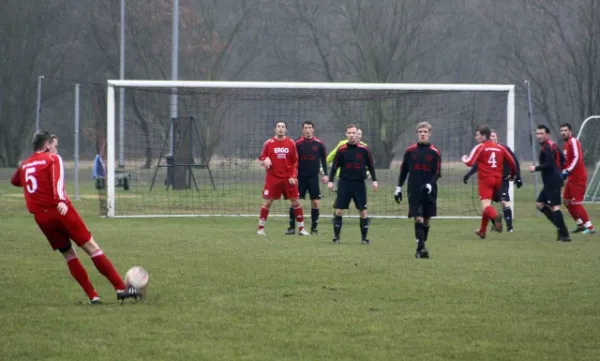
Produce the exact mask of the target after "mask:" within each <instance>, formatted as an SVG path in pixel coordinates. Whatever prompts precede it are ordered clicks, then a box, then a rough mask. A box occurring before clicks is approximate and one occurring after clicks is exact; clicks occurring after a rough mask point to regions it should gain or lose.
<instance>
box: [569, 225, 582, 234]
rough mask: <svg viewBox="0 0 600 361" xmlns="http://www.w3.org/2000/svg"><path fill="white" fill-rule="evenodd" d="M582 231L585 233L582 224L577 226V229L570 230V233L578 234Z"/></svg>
mask: <svg viewBox="0 0 600 361" xmlns="http://www.w3.org/2000/svg"><path fill="white" fill-rule="evenodd" d="M583 231H585V227H584V226H583V225H582V224H580V225H578V226H577V228H575V229H574V230H572V231H571V233H579V232H583Z"/></svg>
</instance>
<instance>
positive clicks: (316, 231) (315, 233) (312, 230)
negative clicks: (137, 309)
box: [310, 228, 319, 236]
mask: <svg viewBox="0 0 600 361" xmlns="http://www.w3.org/2000/svg"><path fill="white" fill-rule="evenodd" d="M310 234H314V235H315V236H318V235H319V231H318V230H317V229H316V228H313V229H311V230H310Z"/></svg>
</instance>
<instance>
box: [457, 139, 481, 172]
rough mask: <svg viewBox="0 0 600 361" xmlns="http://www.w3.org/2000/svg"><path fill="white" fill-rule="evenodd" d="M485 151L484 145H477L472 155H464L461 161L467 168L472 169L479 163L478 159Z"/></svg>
mask: <svg viewBox="0 0 600 361" xmlns="http://www.w3.org/2000/svg"><path fill="white" fill-rule="evenodd" d="M482 149H483V143H479V144H477V145H476V146H475V147H474V148H473V150H471V153H470V154H469V155H463V156H462V158H461V160H462V162H463V163H465V165H466V166H467V167H472V166H473V165H474V164H475V162H477V159H478V158H479V155H480V154H481V151H482Z"/></svg>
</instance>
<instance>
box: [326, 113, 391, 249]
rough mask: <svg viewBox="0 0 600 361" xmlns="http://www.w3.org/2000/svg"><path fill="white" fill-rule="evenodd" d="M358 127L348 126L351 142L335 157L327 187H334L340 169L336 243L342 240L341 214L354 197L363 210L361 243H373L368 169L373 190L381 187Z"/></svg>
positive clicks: (335, 231) (356, 204)
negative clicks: (359, 136) (366, 182)
mask: <svg viewBox="0 0 600 361" xmlns="http://www.w3.org/2000/svg"><path fill="white" fill-rule="evenodd" d="M357 130H358V129H357V127H356V126H355V125H354V124H349V125H347V126H346V137H347V138H348V142H347V143H346V144H344V145H342V146H341V147H340V148H339V149H338V151H337V153H336V155H335V158H334V159H333V165H332V166H331V172H330V174H329V183H327V188H329V190H330V191H332V192H333V191H334V188H335V184H334V183H333V180H334V178H335V174H336V172H337V170H338V169H339V170H340V181H339V182H338V188H337V197H336V198H335V204H334V206H333V207H334V208H335V213H334V216H333V234H334V237H333V241H332V242H333V244H339V243H340V233H341V231H342V216H343V214H344V210H345V209H348V208H349V207H350V202H351V201H354V205H355V206H356V209H358V211H359V213H360V223H359V224H360V234H361V238H362V241H361V242H362V244H371V241H370V240H369V239H368V238H367V234H368V232H369V218H368V215H367V187H366V184H365V180H366V179H367V169H368V170H369V171H370V172H371V179H373V191H374V192H375V191H377V188H378V187H379V185H378V183H377V178H376V176H375V167H374V163H373V157H372V156H371V151H369V148H367V147H365V146H363V145H361V144H360V143H359V141H358V136H357Z"/></svg>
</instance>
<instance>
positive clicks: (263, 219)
mask: <svg viewBox="0 0 600 361" xmlns="http://www.w3.org/2000/svg"><path fill="white" fill-rule="evenodd" d="M267 218H269V208H266V207H260V218H259V219H258V229H264V228H265V223H267Z"/></svg>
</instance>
